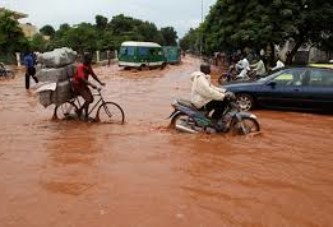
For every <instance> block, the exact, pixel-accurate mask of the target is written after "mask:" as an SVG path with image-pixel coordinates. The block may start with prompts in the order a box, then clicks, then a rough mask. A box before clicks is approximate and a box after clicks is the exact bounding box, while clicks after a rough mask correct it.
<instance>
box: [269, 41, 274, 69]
mask: <svg viewBox="0 0 333 227" xmlns="http://www.w3.org/2000/svg"><path fill="white" fill-rule="evenodd" d="M269 45H270V47H271V56H270V59H269V65H271V66H272V65H274V64H275V46H274V43H269Z"/></svg>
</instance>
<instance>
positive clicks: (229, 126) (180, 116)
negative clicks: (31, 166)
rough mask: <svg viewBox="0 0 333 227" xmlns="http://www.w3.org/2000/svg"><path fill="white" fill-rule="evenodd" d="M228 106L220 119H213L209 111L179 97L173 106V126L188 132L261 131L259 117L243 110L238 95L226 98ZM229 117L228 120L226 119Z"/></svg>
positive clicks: (248, 132) (235, 132) (243, 133)
mask: <svg viewBox="0 0 333 227" xmlns="http://www.w3.org/2000/svg"><path fill="white" fill-rule="evenodd" d="M225 103H226V108H225V111H224V113H223V116H222V118H221V119H220V120H218V121H213V120H212V119H211V117H210V116H209V113H207V112H203V111H199V110H198V109H197V108H195V107H194V106H193V105H192V103H191V102H190V101H188V100H184V99H178V100H176V101H175V102H174V103H172V106H173V107H174V112H173V113H172V114H171V115H170V117H169V118H170V119H171V123H170V126H171V128H174V129H176V130H179V131H182V132H187V133H198V132H207V133H227V132H231V133H233V134H238V135H247V134H250V133H256V132H259V131H260V124H259V122H258V120H257V117H256V116H255V115H254V114H252V113H250V112H242V111H241V110H240V108H239V107H238V105H237V104H236V97H235V96H233V97H230V98H227V99H226V102H225ZM226 119H227V120H226Z"/></svg>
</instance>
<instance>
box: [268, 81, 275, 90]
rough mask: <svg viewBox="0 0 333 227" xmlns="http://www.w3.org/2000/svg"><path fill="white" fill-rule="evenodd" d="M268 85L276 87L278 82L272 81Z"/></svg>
mask: <svg viewBox="0 0 333 227" xmlns="http://www.w3.org/2000/svg"><path fill="white" fill-rule="evenodd" d="M267 85H268V86H270V87H271V88H275V87H276V82H274V81H271V82H269V83H268V84H267Z"/></svg>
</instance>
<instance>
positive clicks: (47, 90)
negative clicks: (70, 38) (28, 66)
mask: <svg viewBox="0 0 333 227" xmlns="http://www.w3.org/2000/svg"><path fill="white" fill-rule="evenodd" d="M76 57H77V53H76V52H75V51H73V50H72V49H70V48H66V47H64V48H59V49H55V50H53V51H50V52H46V53H43V54H39V55H38V57H37V59H38V63H39V64H38V67H37V72H36V77H37V78H38V80H39V81H40V82H41V83H42V84H43V85H42V86H40V88H39V89H38V90H37V93H38V94H39V102H40V104H41V105H43V106H44V107H45V108H46V107H48V106H50V105H52V104H55V105H60V104H62V103H64V102H67V101H68V100H70V99H71V98H72V96H73V92H72V87H71V79H72V78H73V77H74V74H75V69H76V66H75V64H74V63H75V60H76Z"/></svg>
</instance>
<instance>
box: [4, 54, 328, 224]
mask: <svg viewBox="0 0 333 227" xmlns="http://www.w3.org/2000/svg"><path fill="white" fill-rule="evenodd" d="M198 65H199V62H198V61H197V60H194V59H189V58H187V59H185V61H184V63H183V64H182V65H181V66H168V68H167V69H166V70H152V71H145V72H134V71H119V70H118V68H117V67H116V66H112V67H110V68H108V67H101V68H98V69H96V72H97V73H98V74H99V75H100V78H101V79H102V80H103V81H104V82H106V83H107V87H106V88H105V89H104V90H103V94H104V96H105V97H106V99H107V100H110V101H115V102H117V103H119V104H120V105H121V106H122V107H123V108H124V110H125V113H126V124H125V125H124V126H114V125H103V124H93V123H83V122H75V121H67V122H55V121H51V120H50V119H51V116H52V111H53V108H52V107H50V108H47V109H44V107H42V106H41V105H40V104H39V103H38V100H37V98H36V97H35V95H34V94H33V93H32V92H27V91H25V89H24V81H23V77H22V76H17V78H16V79H14V80H8V81H0V119H1V123H0V129H1V130H0V226H1V227H23V226H24V227H45V226H52V227H65V226H66V227H67V226H69V227H72V226H73V227H76V226H78V227H102V226H115V227H157V226H158V227H160V226H161V227H164V226H165V227H170V226H186V227H187V226H188V227H194V226H198V227H206V226H207V227H215V226H216V227H220V226H331V225H332V222H333V217H332V213H333V165H332V163H333V139H332V138H333V136H332V135H333V116H323V115H314V114H305V113H292V112H289V113H288V112H274V111H263V110H262V111H257V112H256V114H257V115H258V117H259V120H260V123H261V125H262V131H263V133H262V135H260V136H258V137H255V138H245V137H231V136H228V135H214V136H212V135H186V134H179V133H176V132H174V131H170V130H168V129H167V125H168V123H169V121H168V120H166V118H167V117H168V115H169V114H170V112H171V111H172V108H171V106H170V103H171V102H172V101H173V100H174V99H175V98H176V97H184V98H186V97H189V94H190V79H189V74H190V73H191V72H193V71H194V70H196V69H197V68H198Z"/></svg>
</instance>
